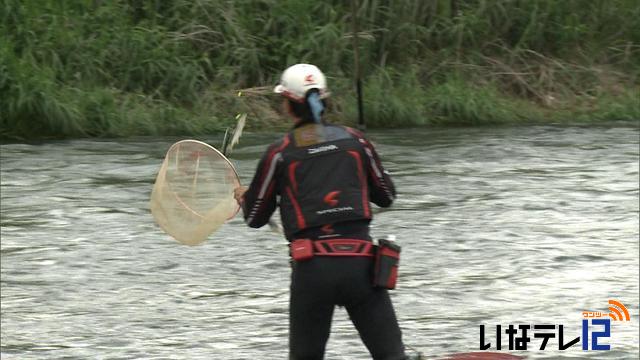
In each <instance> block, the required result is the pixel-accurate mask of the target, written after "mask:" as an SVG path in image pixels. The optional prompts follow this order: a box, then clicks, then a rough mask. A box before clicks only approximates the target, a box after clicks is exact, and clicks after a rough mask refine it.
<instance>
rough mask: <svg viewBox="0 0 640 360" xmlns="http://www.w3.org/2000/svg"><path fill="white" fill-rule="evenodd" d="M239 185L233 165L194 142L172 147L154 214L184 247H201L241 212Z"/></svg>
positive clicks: (159, 179)
mask: <svg viewBox="0 0 640 360" xmlns="http://www.w3.org/2000/svg"><path fill="white" fill-rule="evenodd" d="M239 185H240V181H239V180H238V175H237V174H236V171H235V169H234V168H233V166H232V165H231V163H230V162H229V161H228V160H227V159H226V158H225V157H224V155H222V154H221V153H220V152H218V151H217V150H216V149H214V148H213V147H211V146H209V145H207V144H205V143H202V142H199V141H195V140H184V141H180V142H177V143H175V144H173V146H171V148H170V149H169V151H167V155H166V156H165V158H164V162H163V163H162V166H161V167H160V171H159V172H158V176H157V177H156V182H155V184H154V186H153V190H152V192H151V203H150V207H151V213H152V214H153V217H154V218H155V220H156V222H157V223H158V225H160V227H161V228H162V229H163V230H164V231H165V232H167V233H168V234H169V235H171V236H173V237H174V238H175V239H176V240H178V241H179V242H181V243H183V244H185V245H198V244H200V243H202V242H203V241H205V240H206V239H207V237H209V235H210V234H212V233H213V232H215V231H216V230H218V229H219V228H220V227H221V226H222V224H224V222H225V221H226V220H228V219H230V218H232V217H233V216H235V214H236V213H237V212H238V209H239V207H238V204H237V203H236V201H235V199H234V198H233V190H234V189H235V188H236V187H238V186H239Z"/></svg>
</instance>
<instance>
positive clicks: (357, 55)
mask: <svg viewBox="0 0 640 360" xmlns="http://www.w3.org/2000/svg"><path fill="white" fill-rule="evenodd" d="M359 7H360V4H359V2H358V0H352V1H351V13H352V14H351V20H352V22H351V23H352V26H353V29H352V30H353V33H352V36H351V38H352V40H353V62H354V77H355V83H356V97H357V101H358V129H360V130H361V131H364V130H365V129H366V127H367V126H366V125H365V123H364V105H363V100H362V78H361V76H360V51H359V49H358V47H359V46H358V45H359V41H358V40H359V34H358V32H359V29H358V8H359Z"/></svg>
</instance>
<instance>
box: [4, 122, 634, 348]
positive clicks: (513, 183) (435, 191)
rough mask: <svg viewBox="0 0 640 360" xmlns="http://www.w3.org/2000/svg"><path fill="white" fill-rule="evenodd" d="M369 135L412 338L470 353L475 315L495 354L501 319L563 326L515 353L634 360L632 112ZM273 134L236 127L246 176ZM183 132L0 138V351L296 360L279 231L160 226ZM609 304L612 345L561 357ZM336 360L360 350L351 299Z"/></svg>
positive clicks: (399, 301) (400, 307) (337, 325)
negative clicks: (378, 162)
mask: <svg viewBox="0 0 640 360" xmlns="http://www.w3.org/2000/svg"><path fill="white" fill-rule="evenodd" d="M368 135H369V137H370V138H372V139H373V140H374V142H375V143H376V145H377V147H378V151H379V152H380V154H381V156H382V158H383V162H384V164H385V165H386V167H387V168H388V169H389V170H390V171H391V173H392V176H393V178H394V180H395V183H396V186H397V188H398V192H399V194H398V199H397V202H396V203H395V206H393V207H392V208H390V209H385V210H382V211H376V213H375V220H374V223H373V226H372V228H373V229H372V234H373V235H374V236H376V237H382V236H386V235H390V234H395V235H396V236H397V241H398V242H399V243H400V245H402V246H403V253H402V260H401V267H400V280H399V287H398V289H397V290H395V291H393V294H392V298H393V301H394V303H395V306H396V312H397V314H398V317H399V320H400V322H401V327H402V329H403V334H404V339H405V343H406V344H407V345H410V346H411V347H413V348H415V349H418V350H419V351H421V352H422V353H424V354H425V355H426V356H427V358H432V357H433V356H435V355H443V354H450V353H455V352H469V351H478V350H479V345H480V331H479V329H480V326H481V325H485V327H486V329H487V338H486V339H485V340H486V341H490V342H492V344H493V345H492V346H493V351H496V349H495V326H496V325H502V329H503V330H504V329H506V328H507V327H508V325H509V324H513V325H515V326H518V325H523V324H529V325H532V326H533V325H539V324H555V325H556V329H555V330H553V331H552V332H555V338H551V339H550V340H549V344H548V345H547V348H546V349H545V350H543V351H541V350H539V348H540V345H541V342H542V339H541V338H534V336H533V334H532V332H533V331H530V333H529V335H530V337H531V341H530V342H529V343H528V350H527V351H514V352H512V353H515V354H519V355H523V356H526V357H528V358H574V359H581V358H593V359H601V358H608V359H623V358H628V359H636V358H637V356H638V344H639V339H638V326H639V323H638V302H639V300H638V281H639V264H638V261H639V255H638V254H639V249H638V242H639V241H638V237H639V218H638V215H639V202H638V201H639V194H638V181H639V178H638V177H639V175H638V161H639V151H640V149H639V136H640V131H639V128H638V126H637V123H635V124H634V123H631V124H614V125H610V126H585V127H583V126H528V127H507V128H457V129H424V130H423V129H411V130H393V131H372V132H370V133H369V134H368ZM279 136H280V135H278V134H259V135H257V134H246V135H245V136H244V137H243V139H242V141H241V143H240V145H239V146H238V148H237V150H236V151H235V153H234V154H233V157H232V160H233V162H234V163H235V164H236V166H237V168H238V171H239V173H240V174H241V178H242V180H243V182H244V183H247V182H248V181H249V180H250V178H251V176H252V173H253V170H254V168H255V166H256V163H257V159H258V158H259V156H260V155H261V154H262V152H263V151H264V150H265V148H266V145H267V144H268V143H269V142H271V141H273V140H274V139H276V138H278V137H279ZM176 140H178V139H177V138H139V139H129V140H74V141H58V142H45V143H41V144H4V145H2V146H1V189H0V190H1V194H2V197H1V205H2V207H1V215H2V217H1V218H2V221H1V225H2V227H1V233H0V236H1V239H2V242H1V244H2V246H1V251H2V253H1V254H2V258H1V260H2V261H1V263H2V272H1V275H2V278H1V289H0V290H1V300H2V313H1V321H2V332H1V345H2V347H1V354H0V355H1V356H2V359H58V358H65V359H285V358H286V357H287V355H286V353H287V352H286V349H287V328H288V320H287V319H288V318H287V306H288V286H289V264H288V261H289V260H288V257H287V249H286V243H285V241H284V240H283V239H282V238H281V237H280V236H278V235H276V234H274V233H272V232H270V231H269V230H268V229H267V228H266V227H265V228H263V229H259V230H255V229H249V228H248V227H246V226H244V224H243V222H242V220H241V219H240V216H237V217H236V218H235V219H233V220H232V221H230V222H229V223H227V224H225V225H224V226H223V227H222V228H221V229H220V230H219V231H218V232H217V233H216V234H214V235H213V236H211V237H210V238H209V240H208V241H207V242H206V243H204V244H203V245H201V246H197V247H187V246H183V245H179V244H178V243H177V242H176V241H174V240H173V239H171V238H170V237H168V236H167V235H166V234H164V233H163V232H162V231H161V230H160V229H159V228H158V227H157V226H156V225H155V223H154V221H153V219H152V217H151V215H150V212H149V210H148V202H149V195H150V191H151V187H152V185H153V182H154V179H155V175H156V172H157V171H158V169H159V166H160V163H161V160H162V158H163V157H164V152H165V151H166V150H167V149H168V147H169V146H170V145H171V144H172V143H173V142H174V141H176ZM200 140H203V141H206V142H209V143H211V144H214V145H215V144H218V143H219V142H220V138H219V137H218V136H216V137H213V136H212V137H209V138H207V137H205V138H200ZM328 176H329V175H328ZM609 299H617V300H619V301H620V302H622V303H623V304H624V305H626V307H627V308H628V310H629V312H630V316H631V320H630V321H613V322H612V325H611V336H610V337H609V338H605V339H604V340H603V341H601V343H605V344H607V343H608V344H610V345H611V350H610V351H592V350H589V351H583V350H582V348H581V344H582V343H581V342H580V343H578V344H576V345H575V346H573V347H571V348H570V349H568V350H565V351H558V325H560V324H562V325H563V327H564V336H565V342H568V341H569V340H571V339H573V338H576V337H578V336H581V331H582V323H581V322H582V318H583V316H582V312H583V311H585V310H590V311H601V312H605V313H607V312H609V311H608V306H609V304H608V300H609ZM547 332H549V331H547ZM503 333H504V331H503ZM502 345H503V348H502V350H501V351H503V352H508V349H507V348H508V336H507V335H505V334H503V338H502ZM327 358H328V359H366V358H367V352H366V349H365V348H364V346H363V345H362V343H361V342H360V340H359V338H358V335H357V333H356V332H355V330H354V329H353V327H352V325H351V323H350V322H349V320H348V317H347V315H346V312H345V311H344V310H342V309H339V310H337V311H336V314H335V315H334V322H333V327H332V335H331V339H330V340H329V343H328V350H327Z"/></svg>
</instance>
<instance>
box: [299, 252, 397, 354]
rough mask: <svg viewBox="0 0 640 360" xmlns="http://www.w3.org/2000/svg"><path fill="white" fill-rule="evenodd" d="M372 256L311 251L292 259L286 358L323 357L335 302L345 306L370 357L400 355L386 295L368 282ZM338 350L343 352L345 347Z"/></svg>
mask: <svg viewBox="0 0 640 360" xmlns="http://www.w3.org/2000/svg"><path fill="white" fill-rule="evenodd" d="M372 261H373V260H372V258H369V257H339V256H315V257H313V258H312V259H310V260H307V261H303V262H298V263H295V262H294V263H293V269H292V276H291V299H290V304H289V306H290V314H289V358H290V359H294V360H312V359H322V358H323V356H324V351H325V345H326V343H327V340H328V339H329V333H330V331H331V319H332V317H333V309H334V308H335V306H336V305H341V306H344V307H345V309H346V310H347V312H348V314H349V317H350V318H351V321H352V322H353V324H354V325H355V327H356V329H357V330H358V332H359V333H360V338H361V339H362V341H363V342H364V344H365V346H366V347H367V349H369V352H370V353H371V356H372V357H373V358H374V359H376V360H399V359H405V354H404V346H403V344H402V337H401V333H400V328H399V326H398V321H397V319H396V315H395V312H394V310H393V306H392V304H391V299H390V298H389V294H388V292H387V290H386V289H378V288H373V287H372V286H371V266H372ZM341 353H342V354H343V355H345V356H349V354H348V349H344V350H343V351H341Z"/></svg>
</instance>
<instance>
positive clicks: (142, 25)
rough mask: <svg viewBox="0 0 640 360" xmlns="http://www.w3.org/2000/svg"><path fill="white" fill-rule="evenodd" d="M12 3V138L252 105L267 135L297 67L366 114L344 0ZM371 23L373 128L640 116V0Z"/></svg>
mask: <svg viewBox="0 0 640 360" xmlns="http://www.w3.org/2000/svg"><path fill="white" fill-rule="evenodd" d="M363 3H364V2H363ZM4 10H5V11H4V12H3V14H2V15H0V16H2V25H1V27H0V34H1V35H2V36H0V59H1V60H0V61H2V63H0V108H1V109H2V111H1V112H0V115H1V117H0V137H2V138H13V139H33V138H60V137H123V136H137V135H200V134H208V133H214V132H219V131H223V130H224V128H226V127H227V126H229V125H230V124H232V123H233V121H234V117H235V115H236V114H237V113H240V112H248V113H249V115H250V116H249V124H248V125H249V127H250V128H253V129H255V130H260V129H273V128H274V127H286V126H287V125H288V124H287V123H286V121H283V120H282V119H281V116H280V115H279V108H280V105H279V103H280V99H279V98H278V97H276V96H274V95H271V94H270V91H269V89H270V87H272V86H273V85H274V84H275V83H276V82H277V80H278V76H279V74H280V72H281V71H282V70H283V68H284V67H286V66H287V65H290V64H293V63H296V62H313V63H315V64H317V65H318V66H319V67H321V68H322V69H323V71H324V72H325V73H326V75H327V76H328V81H329V86H330V88H331V91H332V93H333V97H332V99H331V115H330V116H329V118H330V120H332V121H339V122H341V123H347V124H353V123H355V119H356V118H357V116H356V112H355V111H356V106H355V91H354V90H353V88H354V87H353V75H352V74H353V73H354V65H353V64H354V61H353V57H354V54H353V48H354V41H353V37H352V36H351V35H352V34H353V32H352V31H353V30H352V21H351V20H352V11H351V8H350V7H349V6H348V5H345V4H343V2H329V3H322V4H320V3H315V4H313V5H308V3H307V2H304V1H300V0H288V1H276V2H272V1H266V0H263V1H258V0H252V1H243V2H225V1H222V0H220V1H214V0H212V1H207V2H192V1H186V0H173V1H152V2H141V1H134V0H130V1H118V2H102V1H93V2H84V1H77V2H74V1H71V2H63V3H58V2H48V3H46V4H43V3H42V2H40V1H35V0H29V1H17V0H9V1H7V4H6V6H5V8H4ZM357 18H358V22H359V28H360V29H359V32H358V39H359V41H358V44H357V46H358V48H359V50H360V59H361V61H360V66H361V71H362V74H363V75H362V78H363V83H364V101H365V117H366V120H367V125H368V126H369V127H405V126H430V125H439V126H448V125H484V124H510V123H514V124H521V123H545V122H566V121H585V122H599V121H608V120H638V119H640V100H639V98H640V95H639V94H638V91H639V89H640V29H638V28H637V27H634V20H633V19H637V18H640V6H638V5H637V3H636V2H635V1H631V0H611V1H589V2H583V1H565V2H557V1H552V0H545V1H543V0H541V1H536V2H522V3H518V2H512V1H494V2H484V1H480V2H471V1H461V0H449V1H439V2H422V1H418V0H404V1H398V2H393V4H386V5H385V4H380V3H378V2H366V3H365V4H364V5H363V6H361V7H360V8H359V10H358V12H357ZM240 89H248V90H244V91H243V92H242V96H240V97H238V90H240Z"/></svg>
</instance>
